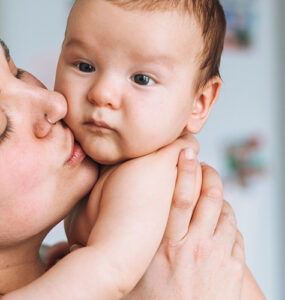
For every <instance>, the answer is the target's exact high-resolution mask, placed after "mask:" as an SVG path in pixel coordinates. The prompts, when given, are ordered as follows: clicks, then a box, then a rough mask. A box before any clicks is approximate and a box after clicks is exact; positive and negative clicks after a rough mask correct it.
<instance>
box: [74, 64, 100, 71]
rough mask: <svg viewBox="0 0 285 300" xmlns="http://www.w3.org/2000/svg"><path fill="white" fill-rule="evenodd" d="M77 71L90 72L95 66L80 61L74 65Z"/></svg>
mask: <svg viewBox="0 0 285 300" xmlns="http://www.w3.org/2000/svg"><path fill="white" fill-rule="evenodd" d="M76 67H77V68H78V70H79V71H81V72H84V73H92V72H94V71H95V68H94V67H93V66H91V65H90V64H87V63H84V62H81V63H78V64H77V65H76Z"/></svg>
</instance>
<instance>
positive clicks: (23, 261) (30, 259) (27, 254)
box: [0, 244, 45, 294]
mask: <svg viewBox="0 0 285 300" xmlns="http://www.w3.org/2000/svg"><path fill="white" fill-rule="evenodd" d="M44 271H45V266H44V264H43V263H42V261H41V259H40V257H39V254H38V248H37V247H29V245H26V244H25V245H18V246H13V247H11V248H6V249H3V248H2V249H1V248H0V294H6V293H9V292H11V291H13V290H15V289H18V288H21V287H23V286H25V285H27V284H29V283H30V282H32V281H33V280H35V279H37V278H38V277H39V276H40V275H42V274H43V273H44Z"/></svg>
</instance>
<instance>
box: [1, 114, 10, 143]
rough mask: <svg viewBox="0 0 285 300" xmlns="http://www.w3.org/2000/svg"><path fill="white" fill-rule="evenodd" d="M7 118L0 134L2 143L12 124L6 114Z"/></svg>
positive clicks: (7, 135)
mask: <svg viewBox="0 0 285 300" xmlns="http://www.w3.org/2000/svg"><path fill="white" fill-rule="evenodd" d="M6 118H7V125H6V128H5V130H4V131H3V133H1V134H0V144H1V143H3V142H4V141H5V140H6V139H7V138H8V137H9V135H10V133H11V132H12V124H11V120H10V118H9V117H8V116H7V115H6Z"/></svg>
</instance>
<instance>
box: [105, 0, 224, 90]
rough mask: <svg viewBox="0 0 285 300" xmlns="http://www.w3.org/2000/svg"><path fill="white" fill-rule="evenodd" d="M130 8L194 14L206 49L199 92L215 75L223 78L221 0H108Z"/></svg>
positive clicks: (204, 50)
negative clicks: (221, 69)
mask: <svg viewBox="0 0 285 300" xmlns="http://www.w3.org/2000/svg"><path fill="white" fill-rule="evenodd" d="M105 1H107V2H109V3H111V4H114V5H117V6H119V7H122V8H124V9H128V10H146V11H155V10H161V11H168V10H180V11H181V12H182V13H186V14H189V15H190V16H194V18H195V19H196V21H197V23H198V24H199V25H200V28H201V32H202V37H203V42H204V45H203V49H202V50H201V53H200V54H199V57H198V59H199V60H200V72H199V74H198V76H197V78H196V81H195V83H194V88H195V90H196V91H198V90H199V89H200V88H202V87H204V86H205V85H206V83H207V82H208V81H209V80H210V79H211V78H213V77H215V76H219V77H220V71H219V68H220V62H221V55H222V52H223V48H224V39H225V33H226V18H225V14H224V10H223V7H222V5H221V4H220V2H219V0H105Z"/></svg>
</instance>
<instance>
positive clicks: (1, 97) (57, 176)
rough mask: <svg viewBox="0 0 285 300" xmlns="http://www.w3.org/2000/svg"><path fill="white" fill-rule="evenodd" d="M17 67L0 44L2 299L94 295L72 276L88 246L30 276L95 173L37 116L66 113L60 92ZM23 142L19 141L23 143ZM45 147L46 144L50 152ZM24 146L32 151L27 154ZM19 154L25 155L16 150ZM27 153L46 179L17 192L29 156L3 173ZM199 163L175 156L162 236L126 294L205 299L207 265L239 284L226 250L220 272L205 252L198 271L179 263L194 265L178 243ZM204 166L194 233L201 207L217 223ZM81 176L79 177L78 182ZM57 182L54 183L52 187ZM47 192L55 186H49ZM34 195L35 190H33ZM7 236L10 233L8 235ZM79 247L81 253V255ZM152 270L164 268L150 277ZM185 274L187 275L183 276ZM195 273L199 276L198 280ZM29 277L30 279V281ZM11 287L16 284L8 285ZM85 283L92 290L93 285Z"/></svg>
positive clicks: (212, 178)
mask: <svg viewBox="0 0 285 300" xmlns="http://www.w3.org/2000/svg"><path fill="white" fill-rule="evenodd" d="M0 49H1V48H0ZM17 73H18V69H17V68H16V67H15V65H14V64H13V61H12V60H11V59H10V60H9V64H8V61H7V59H5V55H4V51H2V49H1V50H0V81H1V83H5V84H4V85H1V94H0V107H1V111H0V115H1V127H0V130H1V132H0V138H1V146H0V154H1V155H0V159H2V160H1V164H0V166H1V168H0V172H1V174H2V172H4V173H3V174H2V175H1V176H0V178H1V182H0V184H1V185H2V186H3V187H5V188H6V189H3V188H1V189H0V203H1V210H0V214H1V218H0V220H1V234H0V243H1V248H0V278H1V280H0V294H6V295H5V296H4V297H3V298H4V299H45V297H46V298H47V299H51V298H53V297H52V296H51V293H52V292H53V291H54V290H57V291H60V292H61V294H60V297H59V299H62V298H63V297H64V298H68V299H82V298H84V299H94V294H96V291H94V287H92V286H91V287H90V282H88V281H86V277H85V276H80V275H78V270H81V268H84V270H87V269H88V268H89V267H90V262H91V261H92V260H89V259H91V257H90V256H89V255H90V252H89V249H88V247H86V248H83V249H80V250H78V251H75V252H74V253H72V254H70V255H68V256H66V257H65V258H64V259H63V260H62V261H61V263H60V264H57V265H56V266H55V267H54V268H53V269H51V270H50V271H48V272H47V273H45V275H44V276H42V277H40V278H39V279H38V280H35V279H36V278H37V277H39V276H40V275H41V274H43V273H44V266H43V265H42V264H41V262H40V260H39V257H38V249H39V247H40V244H41V241H42V240H43V238H44V236H45V234H46V233H47V232H48V230H49V229H50V228H51V227H52V226H53V224H55V223H56V222H58V221H59V220H60V219H61V218H63V216H64V215H65V214H66V213H67V212H68V211H69V210H70V208H71V207H72V206H73V205H74V204H75V202H76V201H78V200H79V198H80V197H82V195H84V194H85V193H86V192H87V191H88V190H89V189H90V187H91V185H92V182H93V181H94V180H95V178H96V168H95V166H94V165H93V164H91V162H90V161H88V160H83V161H82V160H80V161H76V162H74V161H73V163H72V164H70V163H71V162H70V158H69V156H70V149H69V143H67V142H66V139H67V140H69V139H70V137H71V136H70V132H69V131H68V129H67V128H64V127H62V126H61V124H60V123H57V125H52V126H51V124H50V123H49V122H47V120H46V118H45V117H44V116H45V114H46V113H48V115H49V117H50V118H51V119H52V120H53V121H55V122H56V121H58V120H59V119H60V118H62V117H63V116H64V114H65V113H66V104H65V102H64V98H63V97H62V96H61V95H59V94H57V93H54V92H51V91H47V90H46V89H45V88H44V87H43V85H42V84H41V83H40V82H39V81H38V80H37V79H36V78H34V77H32V76H31V75H30V74H29V73H27V72H24V73H23V75H22V76H21V78H20V79H19V78H15V76H17ZM8 113H9V116H11V115H12V116H13V132H11V133H10V136H9V137H8V138H5V139H4V138H3V134H5V132H6V130H7V114H8ZM24 141H25V143H23V142H24ZM23 145H25V147H24V149H29V151H28V152H22V154H21V155H14V159H13V160H14V164H11V163H10V162H9V161H7V158H9V157H10V155H13V154H14V153H15V151H16V150H17V151H18V149H19V148H21V147H22V146H23ZM27 147H28V148H27ZM50 147H51V148H52V151H50ZM191 148H192V149H196V151H197V143H196V142H195V140H192V142H191ZM31 153H33V155H31V156H30V154H31ZM23 154H25V155H28V156H27V157H23ZM51 154H53V155H51ZM42 156H44V157H45V159H40V160H39V161H38V158H40V157H42ZM5 158H6V159H5ZM26 158H29V159H30V163H33V164H36V165H37V166H38V169H39V170H40V173H42V174H43V177H44V178H45V180H44V181H43V180H42V177H39V176H37V177H36V178H35V179H37V180H38V182H37V184H35V185H32V186H28V185H27V186H26V187H25V189H26V190H25V194H23V193H22V191H21V190H20V189H19V186H20V185H21V184H23V182H27V183H28V182H29V180H26V181H23V178H24V179H29V178H31V176H32V175H33V173H31V169H30V168H29V163H28V161H27V168H25V167H24V165H22V172H24V173H23V176H21V177H11V178H10V177H9V176H7V174H8V173H9V172H11V174H12V173H14V174H15V170H14V169H13V168H14V166H17V165H19V164H20V163H21V162H22V161H23V159H24V160H25V159H26ZM17 162H18V163H17ZM198 169H199V164H198V162H197V160H196V159H188V158H187V156H186V155H185V152H183V153H182V154H181V155H180V159H179V164H178V177H177V181H176V188H175V192H174V196H173V203H172V208H171V212H170V218H169V221H168V225H167V230H166V232H165V235H164V240H163V243H162V244H161V246H160V250H159V251H158V253H157V254H156V256H155V258H154V260H153V261H152V262H151V264H150V267H149V269H148V271H147V273H146V274H145V276H144V277H143V279H142V280H141V282H140V284H139V285H138V286H137V287H136V288H135V289H134V291H133V294H132V296H130V297H133V299H149V298H148V297H149V295H154V296H155V297H157V298H158V299H165V293H166V292H167V291H168V293H167V294H168V295H169V297H171V295H179V297H180V299H189V295H193V297H192V296H190V299H195V298H194V296H195V295H197V293H202V292H203V293H207V291H208V293H207V294H205V295H207V296H205V297H206V298H205V299H209V298H210V299H215V298H214V297H212V296H213V294H212V291H213V290H214V289H215V286H216V284H217V282H216V281H211V280H209V281H208V282H207V283H206V282H205V281H203V280H202V279H203V278H205V277H206V275H207V274H209V272H210V273H211V272H213V273H215V274H216V275H217V274H219V276H217V278H220V279H221V280H222V282H227V280H228V281H229V282H231V281H232V280H235V281H236V282H237V284H238V285H239V286H241V278H242V273H243V266H244V261H243V255H242V256H232V255H228V256H227V257H226V259H225V260H224V264H225V265H228V268H226V270H227V272H225V268H219V266H217V264H216V260H215V261H212V259H211V257H209V259H205V266H208V267H207V268H203V269H201V270H199V272H197V274H194V273H193V271H191V272H190V273H188V272H187V270H185V268H180V267H179V265H180V266H181V263H184V264H185V263H187V262H189V271H190V270H192V269H193V270H194V269H196V270H197V268H195V264H193V259H192V257H194V256H195V252H194V251H193V249H194V248H195V247H194V248H193V247H192V246H193V244H192V246H191V243H190V242H189V243H185V241H186V239H185V238H183V237H184V236H185V234H186V233H187V231H188V226H189V220H190V217H191V215H192V213H193V209H194V207H195V200H194V195H193V191H194V190H195V186H196V183H197V179H196V176H197V171H198ZM207 170H211V168H209V167H207V166H204V167H203V178H204V179H205V180H204V181H203V182H204V183H203V186H204V188H203V189H202V194H201V196H200V200H199V202H198V203H200V202H201V203H202V202H204V205H201V209H199V214H200V217H199V215H197V213H196V212H195V213H194V215H195V214H196V215H197V218H196V222H195V224H194V223H193V222H191V223H190V227H189V228H193V229H194V228H196V230H197V232H199V228H200V229H201V236H202V228H203V227H204V226H203V222H202V221H203V218H201V216H202V215H205V214H206V215H207V216H208V217H209V219H215V218H216V222H215V221H213V223H212V225H213V226H214V227H213V228H211V229H210V228H209V230H210V231H211V232H214V230H215V226H216V224H218V223H219V222H218V216H219V215H220V213H221V206H222V205H221V204H222V198H221V196H222V190H220V187H221V186H220V185H219V186H218V193H216V192H214V194H215V195H216V196H215V197H212V198H211V199H212V200H213V201H210V202H209V201H203V199H206V200H207V199H208V198H209V197H208V195H210V194H213V193H211V190H212V189H213V188H214V190H215V191H217V189H216V188H215V186H216V184H215V182H216V181H219V182H220V179H219V177H218V175H217V174H216V172H213V171H211V172H206V171H207ZM18 171H19V169H18ZM7 172H8V173H7ZM206 173H207V174H208V175H207V176H206V175H205V174H206ZM4 174H6V175H4ZM82 179H84V180H83V181H82ZM19 180H20V181H19ZM71 183H72V184H71ZM70 184H71V185H70ZM9 187H10V188H9ZM53 187H54V188H53ZM59 187H61V188H60V189H59ZM53 191H56V193H54V192H53ZM39 194H40V195H41V197H38V196H37V195H39ZM31 200H32V201H31ZM212 202H213V203H216V204H217V205H216V206H215V207H213V206H212V205H211V203H212ZM47 205H48V206H49V209H48V210H47V209H46V207H47ZM25 207H28V208H29V211H28V210H24V208H25ZM24 211H25V212H26V213H24ZM15 214H17V217H16V218H15V217H14V216H15ZM224 217H225V218H224V219H225V222H223V223H222V224H221V229H222V231H223V232H224V233H225V234H222V235H221V238H222V237H223V238H222V240H223V241H224V242H223V243H222V245H225V246H226V245H229V244H230V241H233V240H235V237H237V231H236V228H235V227H234V228H235V230H230V232H232V236H230V235H229V234H226V232H229V230H228V228H229V226H230V227H231V228H232V229H233V226H232V222H230V220H231V219H232V218H234V214H233V211H232V210H231V209H230V210H229V214H228V215H225V216H224ZM10 218H13V226H11V223H10V222H9V219H10ZM193 220H194V218H193ZM27 221H29V222H27ZM191 224H192V225H191ZM222 231H221V232H222ZM23 233H24V234H25V235H23ZM7 237H9V241H8V240H7ZM188 239H189V240H191V236H189V237H187V240H188ZM236 241H237V244H233V247H237V245H238V247H239V248H240V249H242V243H240V242H242V241H241V240H240V239H236ZM204 242H205V243H206V242H207V238H205V239H203V241H201V243H200V246H202V245H203V243H204ZM193 243H194V244H195V243H196V241H195V240H193ZM234 245H235V246H234ZM222 248H223V247H222ZM227 248H228V246H227ZM170 250H171V253H172V259H171V260H169V256H168V254H167V253H169V251H170ZM181 251H183V253H184V254H183V255H181V254H180V253H181ZM220 251H222V253H224V249H221V248H218V247H216V248H213V252H216V253H219V252H220ZM235 253H239V252H238V251H237V252H235ZM81 254H83V255H82V257H81ZM86 256H87V257H86ZM84 257H86V259H84ZM175 257H176V258H175ZM73 258H74V260H73ZM88 258H89V259H88ZM213 258H214V256H213ZM179 261H180V262H181V263H179ZM77 262H78V264H77ZM192 264H193V265H192ZM237 264H240V268H236V267H235V268H232V267H231V266H236V265H237ZM91 267H92V266H91ZM78 268H79V269H78ZM72 270H73V271H75V273H76V275H75V278H74V281H72V280H71V281H69V280H63V279H64V278H67V277H66V276H67V275H68V274H69V273H70V271H72ZM228 270H231V272H230V273H229V272H228ZM73 271H72V272H73ZM158 272H159V273H160V272H161V273H160V274H165V275H167V274H168V275H167V276H164V277H163V276H158V277H157V274H158ZM173 272H175V274H174V273H173ZM186 273H187V274H188V275H189V276H184V275H185V274H186ZM101 275H103V273H101ZM173 275H175V276H173ZM177 275H178V276H179V278H180V280H179V282H178V281H176V280H172V278H174V277H176V276H177ZM192 275H193V276H194V277H192ZM154 277H157V278H156V280H155V281H152V280H149V278H154ZM198 278H200V279H201V280H200V281H199V280H198ZM237 278H240V281H239V282H238V280H236V279H237ZM81 279H82V282H81ZM34 280H35V281H34ZM62 280H63V281H64V282H62ZM158 280H159V281H158ZM194 280H197V282H201V283H202V282H203V283H205V284H206V286H204V285H201V284H200V285H199V286H196V285H195V287H194V289H193V286H192V285H191V282H194ZM31 281H34V282H33V283H31V284H29V283H30V282H31ZM142 285H143V286H142ZM24 286H25V287H24ZM21 287H23V288H21ZM181 287H183V289H182V288H181ZM16 289H18V290H17V291H15V292H12V291H13V290H16ZM72 289H75V290H73V292H74V293H73V294H71V295H70V293H69V291H70V290H72ZM86 289H87V290H86ZM88 289H92V291H91V290H88ZM196 289H197V290H196ZM198 290H200V292H199V291H198ZM237 290H238V288H237V287H236V286H235V288H234V289H232V286H231V285H229V284H226V285H225V286H223V291H224V293H225V294H226V295H227V294H231V295H232V296H233V298H232V299H235V297H238V294H239V292H238V294H236V291H237ZM78 291H79V294H78ZM84 291H86V294H83V292H84ZM88 292H90V293H88ZM63 295H64V296H63ZM0 297H1V296H0ZM53 299H56V298H53ZM177 299H179V298H177ZM199 299H201V298H199ZM216 299H221V298H216ZM236 299H238V298H236Z"/></svg>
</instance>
